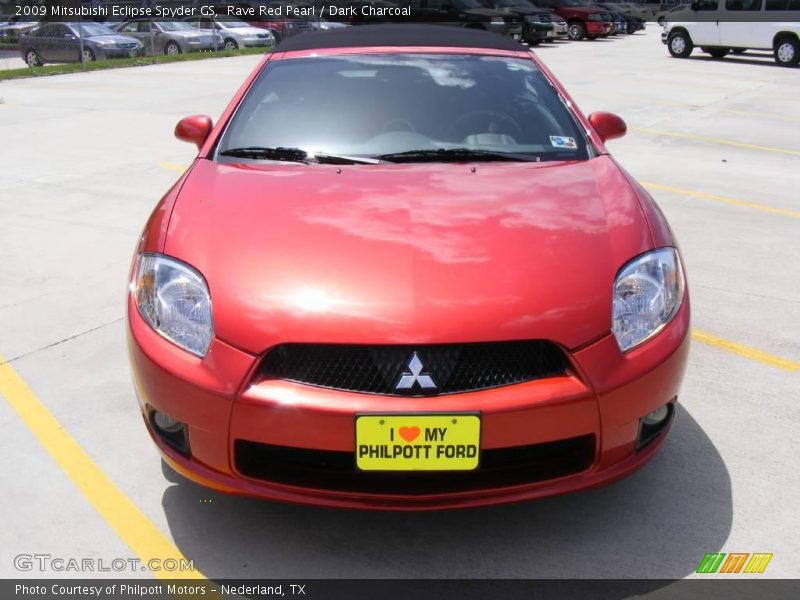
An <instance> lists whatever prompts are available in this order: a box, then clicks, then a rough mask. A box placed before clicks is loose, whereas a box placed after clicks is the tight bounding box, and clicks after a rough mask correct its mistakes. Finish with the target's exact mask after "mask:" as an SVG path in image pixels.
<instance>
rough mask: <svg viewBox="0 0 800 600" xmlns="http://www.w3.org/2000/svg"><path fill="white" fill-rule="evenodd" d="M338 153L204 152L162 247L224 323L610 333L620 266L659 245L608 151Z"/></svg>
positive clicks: (482, 334)
mask: <svg viewBox="0 0 800 600" xmlns="http://www.w3.org/2000/svg"><path fill="white" fill-rule="evenodd" d="M474 167H475V172H472V167H471V166H470V165H455V164H438V163H437V164H416V165H407V164H406V165H386V166H383V165H375V166H343V167H336V166H331V165H288V164H276V163H251V164H241V165H233V164H219V163H216V162H213V161H210V160H206V159H199V160H198V161H197V162H196V163H195V165H194V166H193V168H192V172H191V173H190V175H189V176H188V177H187V179H186V181H185V183H184V185H183V187H182V189H181V191H180V194H179V197H178V200H177V201H176V203H175V206H174V208H173V212H172V216H171V219H170V222H169V227H168V232H167V236H166V241H165V246H164V252H165V253H166V254H168V255H170V256H173V257H176V258H178V259H181V260H183V261H185V262H187V263H189V264H191V265H192V266H194V267H195V268H196V269H198V270H199V271H200V272H201V273H202V274H203V275H204V276H205V278H206V281H207V282H208V286H209V290H210V294H211V300H212V304H213V314H214V328H215V334H216V335H217V336H218V337H219V338H220V339H223V340H225V341H227V342H229V343H231V344H234V345H236V346H238V347H240V348H243V349H246V350H249V351H251V352H262V351H264V350H265V349H267V348H269V347H270V346H272V345H274V344H277V343H282V342H318V343H374V344H387V343H395V344H402V343H409V344H411V343H447V342H457V341H491V340H512V339H550V340H553V341H556V342H558V343H560V344H562V345H563V346H565V347H567V348H575V347H578V346H580V345H582V344H585V343H587V342H589V341H591V340H594V339H597V338H598V337H600V336H602V335H604V334H605V333H607V332H608V331H609V329H610V326H611V323H610V321H611V292H612V285H613V281H614V277H615V274H616V273H617V271H618V270H619V268H620V267H621V266H622V265H623V264H624V263H625V262H626V261H627V260H629V259H630V258H632V257H634V256H636V255H638V254H640V253H642V252H644V251H646V250H647V249H649V248H651V247H652V242H651V238H650V234H649V229H648V227H647V223H646V221H645V219H644V216H643V213H642V210H641V208H640V204H639V201H638V199H637V197H636V196H635V194H634V192H633V190H632V188H631V186H630V184H629V183H628V180H627V179H626V177H625V175H624V174H623V172H622V171H621V170H620V169H619V167H618V166H617V165H616V164H615V163H614V162H613V161H612V160H611V159H610V158H608V157H607V156H600V157H597V158H595V159H592V160H589V161H579V162H572V163H553V162H551V163H547V162H545V163H477V164H476V165H474Z"/></svg>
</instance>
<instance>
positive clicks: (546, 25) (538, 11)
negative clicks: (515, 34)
mask: <svg viewBox="0 0 800 600" xmlns="http://www.w3.org/2000/svg"><path fill="white" fill-rule="evenodd" d="M479 1H480V3H481V4H483V6H485V7H486V8H493V9H495V10H499V11H501V12H506V13H511V14H514V15H516V16H517V17H519V19H520V20H521V21H522V40H523V41H524V42H526V43H527V44H529V45H531V46H536V45H538V44H540V43H542V42H544V41H547V40H554V39H557V38H564V37H566V36H567V22H566V21H564V19H562V18H561V17H559V16H557V15H554V14H553V13H552V12H551V11H549V10H547V9H544V8H539V7H538V6H536V5H534V4H531V3H530V2H528V1H527V0H479Z"/></svg>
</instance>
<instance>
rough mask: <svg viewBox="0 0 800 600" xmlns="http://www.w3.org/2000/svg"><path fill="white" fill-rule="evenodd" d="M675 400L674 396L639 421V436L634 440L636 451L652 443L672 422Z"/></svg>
mask: <svg viewBox="0 0 800 600" xmlns="http://www.w3.org/2000/svg"><path fill="white" fill-rule="evenodd" d="M677 399H678V397H677V396H675V397H674V398H672V400H670V401H669V402H667V403H666V404H664V405H663V406H659V407H658V408H657V409H655V410H654V411H653V412H651V413H648V414H646V415H644V416H643V417H642V418H640V419H639V436H638V437H637V439H636V450H639V449H641V448H642V447H644V446H645V445H647V444H648V443H650V442H651V441H653V440H654V439H655V438H656V437H658V434H660V433H661V432H662V431H663V430H664V429H666V427H667V426H668V425H669V424H670V423H671V422H672V417H673V416H674V414H675V402H676V401H677Z"/></svg>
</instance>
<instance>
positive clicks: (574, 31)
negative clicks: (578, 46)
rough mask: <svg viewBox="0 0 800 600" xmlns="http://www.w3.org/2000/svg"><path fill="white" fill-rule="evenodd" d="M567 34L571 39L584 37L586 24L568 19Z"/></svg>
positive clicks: (575, 39)
mask: <svg viewBox="0 0 800 600" xmlns="http://www.w3.org/2000/svg"><path fill="white" fill-rule="evenodd" d="M567 35H568V36H569V39H571V40H572V41H578V40H582V39H583V38H585V37H586V26H585V25H584V24H583V23H581V22H580V21H570V22H569V27H568V28H567Z"/></svg>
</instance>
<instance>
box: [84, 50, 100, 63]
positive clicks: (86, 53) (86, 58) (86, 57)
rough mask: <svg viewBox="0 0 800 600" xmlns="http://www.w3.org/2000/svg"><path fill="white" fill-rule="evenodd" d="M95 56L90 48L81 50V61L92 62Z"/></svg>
mask: <svg viewBox="0 0 800 600" xmlns="http://www.w3.org/2000/svg"><path fill="white" fill-rule="evenodd" d="M96 59H97V58H96V57H95V55H94V51H92V49H91V48H84V49H83V50H82V51H81V62H84V63H89V62H94V61H95V60H96Z"/></svg>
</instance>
